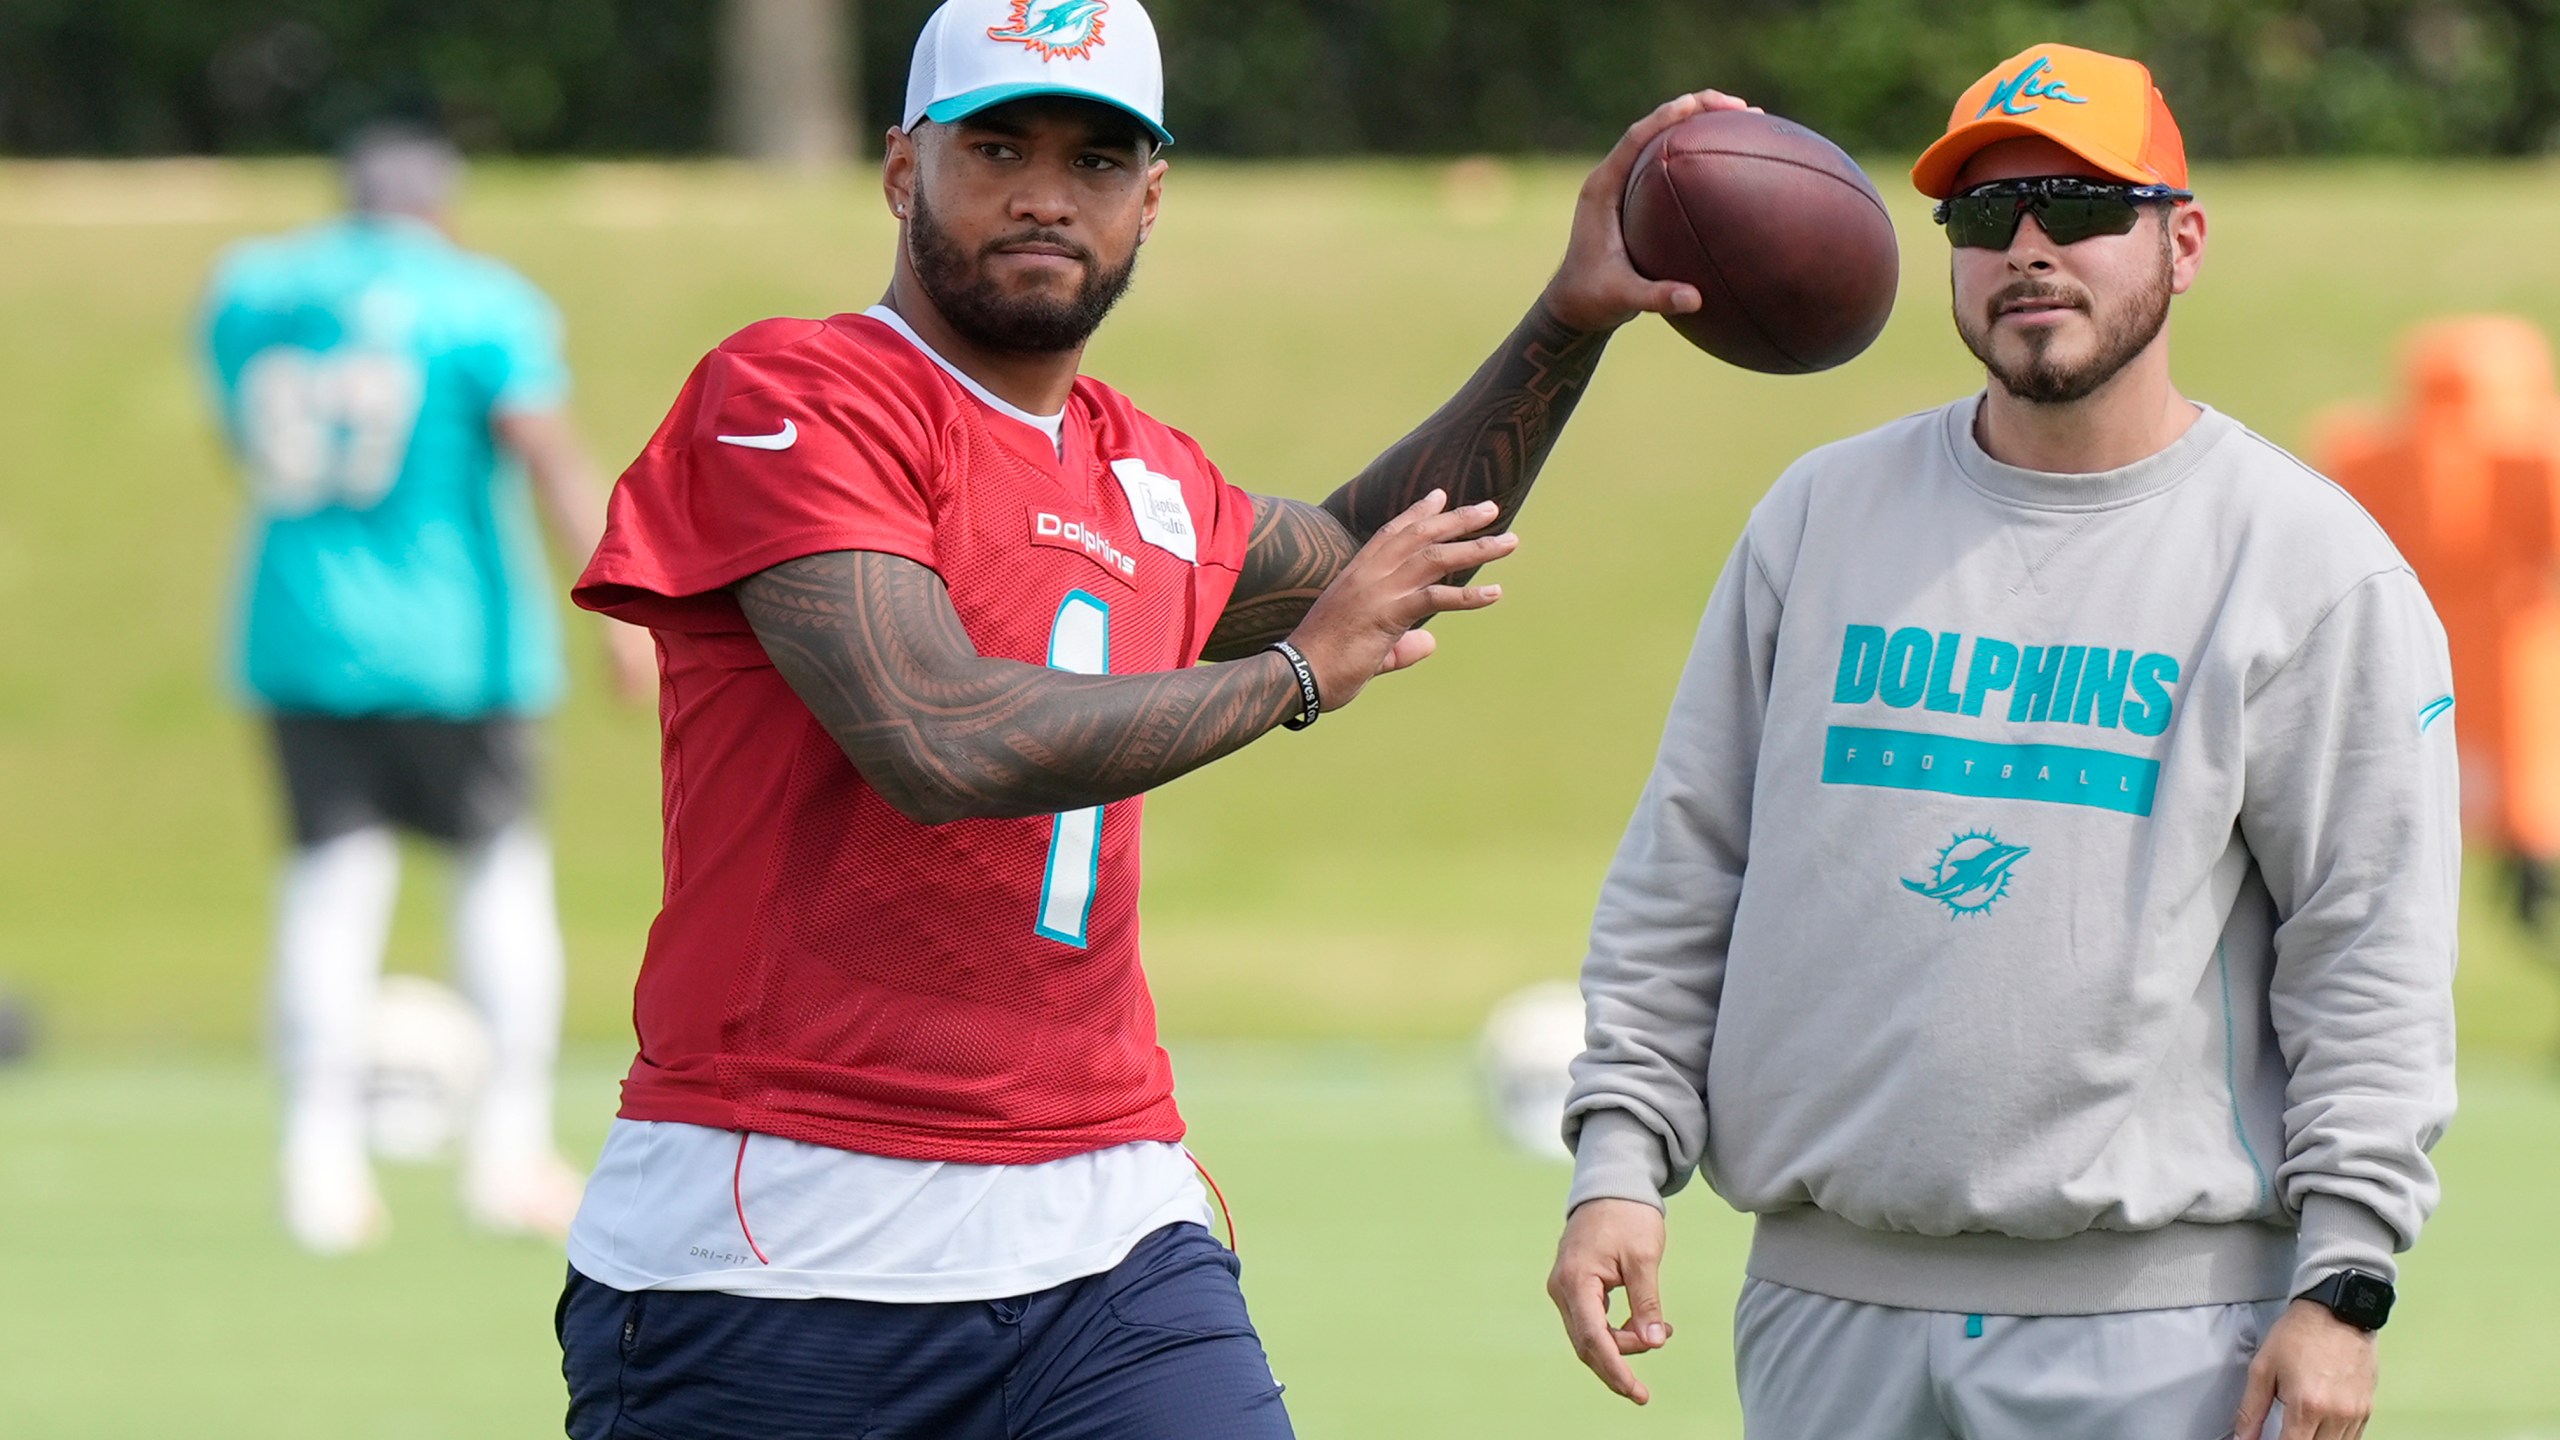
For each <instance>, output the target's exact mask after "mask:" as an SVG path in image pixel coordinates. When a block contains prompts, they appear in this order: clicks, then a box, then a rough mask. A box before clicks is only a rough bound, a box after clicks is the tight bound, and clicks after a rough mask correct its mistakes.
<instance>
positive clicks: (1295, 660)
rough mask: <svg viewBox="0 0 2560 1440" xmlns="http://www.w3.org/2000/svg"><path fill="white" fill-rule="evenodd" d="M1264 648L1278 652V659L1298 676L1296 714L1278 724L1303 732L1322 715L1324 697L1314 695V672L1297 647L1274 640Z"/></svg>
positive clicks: (1283, 641)
mask: <svg viewBox="0 0 2560 1440" xmlns="http://www.w3.org/2000/svg"><path fill="white" fill-rule="evenodd" d="M1266 648H1268V649H1272V650H1277V651H1279V652H1280V658H1281V659H1283V660H1286V661H1288V662H1289V668H1290V669H1291V670H1293V671H1295V672H1297V676H1298V713H1297V714H1296V715H1295V716H1293V717H1291V718H1290V719H1287V720H1283V721H1281V722H1280V723H1281V724H1282V725H1284V726H1287V727H1288V728H1289V729H1292V730H1304V729H1306V728H1307V727H1308V726H1310V725H1313V724H1314V723H1316V717H1317V716H1318V715H1321V714H1323V713H1324V697H1323V696H1321V695H1319V694H1317V693H1316V672H1315V671H1314V670H1313V669H1312V668H1310V667H1309V666H1308V664H1307V657H1306V656H1304V655H1301V654H1299V653H1298V647H1297V646H1295V645H1292V644H1290V643H1289V642H1288V641H1286V640H1274V641H1272V642H1271V644H1270V645H1269V646H1268V647H1266Z"/></svg>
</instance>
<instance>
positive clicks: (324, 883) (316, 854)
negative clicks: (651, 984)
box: [274, 822, 565, 1169]
mask: <svg viewBox="0 0 2560 1440" xmlns="http://www.w3.org/2000/svg"><path fill="white" fill-rule="evenodd" d="M454 864H455V869H454V886H453V921H452V923H453V951H454V970H455V975H456V978H457V979H458V980H459V981H460V982H461V985H462V989H463V991H464V993H465V994H467V995H468V996H469V997H470V998H471V1001H472V1003H473V1005H474V1006H476V1007H477V1008H478V1010H479V1011H480V1014H481V1016H482V1017H483V1018H484V1019H485V1020H486V1022H487V1023H488V1026H489V1030H490V1039H491V1042H492V1046H493V1052H494V1053H493V1055H492V1064H491V1069H490V1073H489V1079H488V1085H487V1088H486V1089H485V1090H483V1091H482V1094H481V1101H480V1107H479V1111H478V1114H477V1115H476V1116H475V1117H474V1122H473V1125H472V1127H471V1137H470V1141H469V1147H470V1148H469V1154H468V1155H467V1156H466V1164H467V1165H468V1166H469V1167H471V1168H473V1169H488V1168H493V1167H504V1166H508V1165H512V1164H516V1163H521V1162H525V1161H531V1160H536V1159H540V1158H544V1157H547V1156H548V1155H549V1154H550V1153H551V1150H552V1136H551V1070H552V1063H553V1061H554V1059H555V1058H556V1056H557V1054H558V1050H559V1043H560V1010H561V991H562V987H563V983H564V970H565V965H564V962H563V959H562V953H561V942H560V920H559V913H558V908H557V904H556V902H555V901H554V899H553V894H552V879H551V849H550V846H549V844H548V843H547V842H546V841H545V840H544V839H543V836H542V833H541V831H540V830H539V829H537V828H536V827H535V826H534V825H533V824H531V823H530V822H519V823H518V824H516V825H513V826H510V827H508V828H507V829H506V830H503V831H501V832H499V834H497V835H496V836H494V837H492V838H491V839H489V840H487V841H485V842H483V843H481V844H478V845H474V846H468V847H465V848H462V849H460V850H457V851H456V852H454ZM399 887H400V851H399V847H398V844H397V842H396V841H395V840H394V839H393V837H392V834H391V832H390V831H389V830H388V829H383V828H371V829H365V830H358V831H355V832H353V833H351V834H347V835H342V836H339V837H338V838H336V839H334V840H329V841H325V842H323V843H321V844H318V845H314V846H311V847H309V848H307V849H304V850H301V851H298V852H296V853H295V854H294V855H293V857H292V858H291V859H290V860H289V861H288V862H287V864H286V866H285V872H284V882H283V885H282V893H281V896H280V898H279V905H278V918H277V925H276V969H275V994H274V1005H275V1017H276V1025H275V1033H276V1044H277V1049H278V1052H279V1054H278V1058H279V1060H280V1061H281V1063H282V1067H283V1070H284V1076H285V1088H286V1110H285V1150H286V1157H287V1161H288V1163H291V1162H292V1160H293V1159H294V1157H295V1156H297V1155H303V1156H309V1157H311V1158H312V1159H314V1160H315V1161H325V1162H328V1163H343V1161H344V1159H345V1157H347V1156H350V1155H360V1154H362V1152H363V1149H364V1085H365V1071H366V1066H367V1050H368V1047H369V1043H370V1033H371V1028H372V1021H373V999H374V990H375V987H376V985H377V983H378V981H379V979H380V977H381V973H382V952H383V948H384V945H385V943H386V942H387V941H388V939H389V937H390V931H391V911H392V906H393V903H394V901H395V900H397V898H398V895H399Z"/></svg>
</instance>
